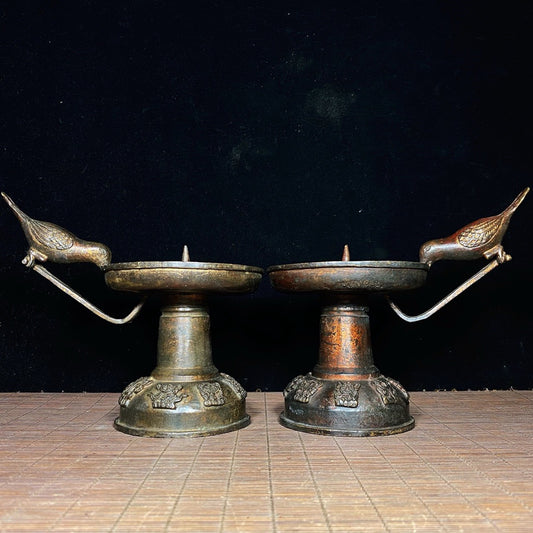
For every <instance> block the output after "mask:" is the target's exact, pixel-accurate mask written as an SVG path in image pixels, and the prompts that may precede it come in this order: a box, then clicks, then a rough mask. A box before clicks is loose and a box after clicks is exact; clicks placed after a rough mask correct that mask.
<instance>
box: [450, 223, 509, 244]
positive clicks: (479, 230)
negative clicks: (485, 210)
mask: <svg viewBox="0 0 533 533" xmlns="http://www.w3.org/2000/svg"><path fill="white" fill-rule="evenodd" d="M502 224H503V220H502V219H501V218H500V217H499V216H495V217H489V218H482V219H481V220H480V221H479V223H477V224H475V225H474V226H467V227H466V228H464V229H463V230H462V231H461V232H460V233H459V235H457V240H458V242H459V244H461V245H463V246H465V247H466V248H475V247H476V246H481V245H482V244H485V243H488V242H489V241H490V240H491V239H493V238H494V236H495V235H496V234H497V233H498V230H499V229H500V228H501V226H502Z"/></svg>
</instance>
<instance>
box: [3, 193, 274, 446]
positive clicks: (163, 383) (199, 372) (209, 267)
mask: <svg viewBox="0 0 533 533" xmlns="http://www.w3.org/2000/svg"><path fill="white" fill-rule="evenodd" d="M2 194H3V196H4V199H5V200H6V201H7V203H8V204H9V205H10V207H11V208H12V209H13V211H14V212H15V214H16V215H17V217H18V218H19V221H20V223H21V225H22V228H23V230H24V233H25V234H26V238H27V240H28V242H29V244H30V248H29V250H28V252H27V255H26V257H25V258H24V259H23V264H25V265H26V266H27V267H29V268H32V269H33V270H34V271H35V272H37V273H39V274H40V275H42V276H43V277H45V278H46V279H47V280H49V281H50V282H51V283H53V284H54V285H55V286H56V287H58V288H59V289H61V290H62V291H64V292H65V293H67V294H68V295H69V296H71V297H72V298H74V299H75V300H76V301H78V302H79V303H81V304H82V305H84V306H85V307H86V308H88V309H89V310H91V311H92V312H93V313H95V314H96V315H98V316H99V317H100V318H103V319H104V320H107V321H108V322H111V323H113V324H125V323H127V322H130V321H131V320H133V318H134V317H135V316H136V315H137V314H138V313H139V311H140V310H141V308H142V306H143V304H144V301H145V300H146V298H147V297H148V296H150V295H152V296H158V297H159V299H160V301H161V317H160V321H159V339H158V348H157V366H156V367H155V369H154V370H153V372H152V373H151V374H150V375H149V376H145V377H141V378H139V379H137V380H136V381H134V382H133V383H130V384H129V385H128V386H127V387H126V389H125V390H124V391H123V392H122V394H121V395H120V398H119V405H120V414H119V416H118V418H117V419H116V420H115V423H114V426H115V428H116V429H118V430H119V431H122V432H124V433H129V434H130V435H137V436H145V437H182V436H185V437H197V436H205V435H215V434H218V433H225V432H228V431H233V430H236V429H240V428H243V427H245V426H247V425H248V424H249V423H250V417H249V416H248V415H247V414H246V409H245V398H246V391H245V390H244V388H243V387H242V386H241V385H240V384H239V383H238V382H237V381H236V380H235V379H234V378H232V377H231V376H228V375H227V374H224V373H220V372H219V371H218V370H217V368H216V367H215V366H214V364H213V360H212V353H211V341H210V317H209V311H208V307H207V300H208V297H209V295H210V294H214V293H230V294H236V293H249V292H252V291H254V290H255V289H256V288H257V285H258V284H259V282H260V280H261V277H262V272H263V271H262V269H261V268H257V267H253V266H245V265H233V264H224V263H201V262H194V261H191V260H190V257H189V251H188V248H187V246H185V247H184V248H183V254H182V258H181V261H162V262H148V261H140V262H131V263H111V252H110V251H109V248H108V247H107V246H105V245H103V244H100V243H94V242H88V241H83V240H81V239H78V238H77V237H76V236H74V235H73V234H72V233H70V232H69V231H68V230H65V229H64V228H61V227H60V226H57V225H55V224H52V223H49V222H41V221H37V220H34V219H31V218H30V217H28V216H27V215H25V214H24V213H23V212H22V211H21V210H20V209H19V208H18V207H17V206H16V205H15V204H14V203H13V201H12V200H11V199H10V198H9V197H8V196H7V195H5V194H4V193H2ZM47 260H48V261H55V262H78V261H88V262H93V263H95V264H97V265H98V266H99V267H100V268H101V269H102V270H103V271H104V273H105V282H106V284H107V285H108V287H110V288H111V289H114V290H117V291H126V292H134V293H138V294H140V295H142V298H141V301H140V302H139V304H137V305H136V306H135V308H134V309H133V310H132V311H131V313H129V314H128V315H127V316H126V317H124V318H114V317H111V316H109V315H107V314H106V313H104V312H103V311H101V310H100V309H98V308H96V307H95V306H94V305H92V304H91V303H90V302H88V301H87V300H86V299H85V298H83V297H82V296H80V295H79V294H78V293H76V292H75V291H73V290H72V289H71V288H70V287H69V286H68V285H66V284H65V283H63V282H62V281H61V280H59V279H58V278H57V277H56V276H54V275H53V274H51V273H50V272H49V271H48V270H47V269H46V268H45V267H44V266H42V265H41V264H39V262H44V261H47Z"/></svg>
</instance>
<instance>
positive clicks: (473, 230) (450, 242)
mask: <svg viewBox="0 0 533 533" xmlns="http://www.w3.org/2000/svg"><path fill="white" fill-rule="evenodd" d="M528 192H529V187H526V188H525V189H524V190H523V191H522V192H521V193H520V194H519V195H518V196H517V197H516V198H515V199H514V200H513V202H512V203H511V205H509V207H507V209H505V210H504V211H502V212H501V213H500V214H499V215H495V216H492V217H486V218H480V219H478V220H475V221H474V222H471V223H470V224H467V225H466V226H464V227H463V228H461V229H459V230H457V231H456V232H455V233H453V234H452V235H450V236H449V237H446V238H444V239H434V240H432V241H428V242H426V243H424V244H423V245H422V246H421V247H420V261H421V262H423V263H425V264H426V265H428V267H430V266H431V265H432V264H433V263H434V262H435V261H440V260H443V259H451V260H465V259H466V260H472V259H479V258H481V257H484V258H485V259H491V258H492V257H495V259H494V260H493V261H491V262H490V263H489V264H488V265H485V266H484V267H483V268H482V269H481V270H479V272H477V273H476V274H474V275H473V276H472V277H471V278H469V279H468V280H466V281H465V282H464V283H462V284H461V285H460V286H459V287H457V288H456V289H454V290H453V291H452V292H451V293H450V294H448V296H446V297H445V298H443V299H442V300H440V302H438V303H436V304H435V305H434V306H433V307H431V308H430V309H428V310H427V311H425V312H424V313H420V314H418V315H408V314H406V313H404V312H403V311H401V310H400V308H399V307H398V306H397V305H396V304H395V303H394V302H393V301H392V300H390V299H389V298H387V300H388V302H389V305H390V306H391V308H392V310H393V311H394V312H395V313H396V314H397V315H398V316H399V317H400V318H402V319H403V320H405V321H406V322H419V321H420V320H425V319H426V318H429V317H430V316H432V315H434V314H435V313H436V312H437V311H438V310H439V309H442V308H443V307H444V306H445V305H447V304H448V303H450V302H451V301H452V300H453V299H454V298H456V297H457V296H459V295H460V294H461V293H463V292H464V291H465V290H466V289H468V288H469V287H471V286H472V285H474V283H476V282H477V281H479V280H480V279H481V278H482V277H484V276H486V275H487V274H488V273H489V272H490V271H491V270H494V269H495V268H496V267H497V266H499V265H503V263H507V262H508V261H510V260H511V259H512V257H511V256H510V255H509V254H507V253H505V251H504V249H503V246H502V244H501V242H502V239H503V236H504V235H505V232H506V231H507V228H508V226H509V222H510V220H511V217H512V216H513V213H514V212H515V211H516V209H517V208H518V206H519V205H520V204H521V203H522V201H523V200H524V198H525V197H526V196H527V193H528Z"/></svg>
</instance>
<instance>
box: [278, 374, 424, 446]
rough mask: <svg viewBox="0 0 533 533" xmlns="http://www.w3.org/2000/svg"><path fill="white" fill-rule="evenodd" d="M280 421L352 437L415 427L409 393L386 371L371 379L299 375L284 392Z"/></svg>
mask: <svg viewBox="0 0 533 533" xmlns="http://www.w3.org/2000/svg"><path fill="white" fill-rule="evenodd" d="M283 394H284V396H285V410H284V411H283V413H281V415H280V423H281V424H282V425H283V426H285V427H288V428H290V429H295V430H297V431H305V432H308V433H317V434H321V435H337V436H352V437H372V436H378V435H393V434H395V433H402V432H404V431H408V430H410V429H412V428H413V427H414V425H415V421H414V419H413V417H411V416H410V415H409V395H408V393H407V392H406V391H405V389H404V388H403V387H402V386H401V385H400V384H399V383H398V382H397V381H395V380H393V379H391V378H387V377H385V376H383V375H377V376H375V377H370V378H368V379H356V380H332V379H321V378H319V377H316V376H313V375H312V374H311V373H309V374H307V375H306V376H297V377H296V378H294V379H293V380H292V381H291V383H289V385H288V386H287V388H286V389H285V390H284V392H283Z"/></svg>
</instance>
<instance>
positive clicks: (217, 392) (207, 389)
mask: <svg viewBox="0 0 533 533" xmlns="http://www.w3.org/2000/svg"><path fill="white" fill-rule="evenodd" d="M198 390H199V392H200V394H201V396H202V398H203V400H204V405H205V406H206V407H211V406H212V405H224V402H225V400H224V393H223V392H222V387H221V386H220V383H217V382H216V381H215V382H206V383H199V384H198Z"/></svg>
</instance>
